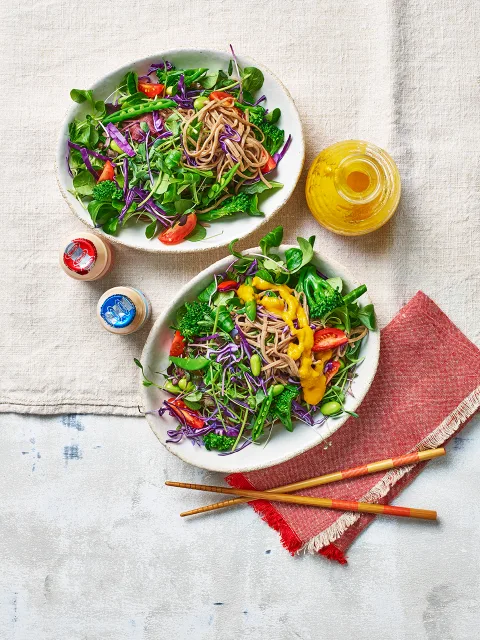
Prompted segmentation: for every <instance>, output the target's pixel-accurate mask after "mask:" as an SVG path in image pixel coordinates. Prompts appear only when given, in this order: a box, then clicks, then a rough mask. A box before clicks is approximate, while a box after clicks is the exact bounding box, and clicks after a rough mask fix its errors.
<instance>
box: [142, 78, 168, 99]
mask: <svg viewBox="0 0 480 640" xmlns="http://www.w3.org/2000/svg"><path fill="white" fill-rule="evenodd" d="M138 90H139V91H141V92H142V93H144V94H145V95H146V96H147V97H148V98H155V96H160V95H162V94H163V92H164V91H165V85H163V84H154V83H153V82H139V83H138Z"/></svg>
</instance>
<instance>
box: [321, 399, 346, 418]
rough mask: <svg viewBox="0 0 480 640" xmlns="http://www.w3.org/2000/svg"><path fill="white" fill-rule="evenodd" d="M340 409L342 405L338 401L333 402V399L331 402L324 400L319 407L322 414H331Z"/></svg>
mask: <svg viewBox="0 0 480 640" xmlns="http://www.w3.org/2000/svg"><path fill="white" fill-rule="evenodd" d="M341 410H342V405H341V404H340V403H339V402H334V401H333V400H332V401H331V402H325V404H322V406H321V407H320V411H321V412H322V413H323V415H324V416H333V415H335V414H336V413H339V412H340V411H341Z"/></svg>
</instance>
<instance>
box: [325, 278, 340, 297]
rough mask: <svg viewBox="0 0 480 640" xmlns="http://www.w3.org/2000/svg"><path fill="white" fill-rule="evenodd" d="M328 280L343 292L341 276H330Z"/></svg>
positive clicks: (332, 285)
mask: <svg viewBox="0 0 480 640" xmlns="http://www.w3.org/2000/svg"><path fill="white" fill-rule="evenodd" d="M327 282H328V284H329V285H330V286H331V287H333V288H334V289H336V290H337V291H339V292H340V293H342V289H343V281H342V279H341V278H339V277H338V276H337V277H335V278H328V280H327Z"/></svg>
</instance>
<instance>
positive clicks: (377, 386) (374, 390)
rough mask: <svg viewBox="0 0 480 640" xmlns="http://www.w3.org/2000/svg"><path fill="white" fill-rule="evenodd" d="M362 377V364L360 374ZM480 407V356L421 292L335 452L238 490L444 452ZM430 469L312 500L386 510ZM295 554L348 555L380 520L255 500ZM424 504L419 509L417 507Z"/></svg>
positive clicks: (322, 448) (393, 332) (235, 478)
mask: <svg viewBox="0 0 480 640" xmlns="http://www.w3.org/2000/svg"><path fill="white" fill-rule="evenodd" d="M358 373H359V375H361V366H360V367H359V369H358ZM479 406H480V351H479V349H478V348H477V347H476V346H475V345H474V344H473V343H471V342H470V341H469V340H468V339H467V338H466V337H465V336H464V335H463V334H462V333H461V332H460V330H459V329H457V327H456V326H455V325H454V324H453V323H452V322H451V321H450V320H449V319H448V318H447V316H446V315H445V314H444V313H443V312H442V311H441V310H440V309H439V308H438V307H437V305H436V304H435V303H434V302H433V301H432V300H431V299H430V298H428V297H427V296H426V295H425V294H424V293H422V292H419V293H417V294H416V296H415V297H414V298H412V300H411V301H410V302H409V303H408V304H407V305H406V306H405V307H403V308H402V309H401V310H400V312H399V313H398V314H397V315H396V316H395V318H394V319H393V320H392V321H391V322H390V324H389V325H388V326H387V327H386V328H385V329H384V330H383V331H382V335H381V351H380V364H379V367H378V371H377V374H376V377H375V379H374V381H373V384H372V386H371V388H370V390H369V392H368V394H367V396H366V398H365V400H364V401H363V403H362V404H361V406H360V407H359V409H358V413H359V416H360V417H359V418H358V419H354V418H350V419H349V420H348V421H347V422H346V423H345V424H344V425H343V426H342V427H341V428H340V429H339V430H338V431H337V432H336V433H335V434H333V436H331V437H330V438H329V439H328V445H329V446H326V445H325V443H322V444H320V445H318V446H317V447H315V448H314V449H311V450H310V451H308V452H306V453H304V454H302V455H300V456H298V457H296V458H294V459H292V460H289V461H288V462H285V463H283V464H281V465H277V466H275V467H271V468H269V469H263V470H260V471H254V472H251V473H247V474H245V475H242V474H233V475H230V476H229V477H227V482H228V483H229V484H230V485H231V486H234V487H237V488H240V487H242V488H246V487H248V488H254V489H259V490H263V489H268V488H271V487H276V486H281V485H285V484H289V483H291V482H296V481H298V480H302V479H305V478H312V477H314V476H318V475H322V474H325V473H331V472H334V471H339V470H342V469H347V468H350V467H354V466H357V465H360V464H365V463H368V462H374V461H375V460H381V459H384V458H390V457H392V456H397V455H401V454H404V453H407V452H410V451H415V450H423V449H428V448H435V447H439V446H442V445H443V444H444V443H446V442H448V440H449V439H450V438H452V437H453V436H454V435H455V434H456V433H457V432H458V431H459V430H460V429H461V428H462V427H463V426H464V425H465V424H466V422H467V421H468V420H469V419H470V418H471V417H472V416H473V414H474V413H475V412H476V411H477V409H478V408H479ZM425 464H427V463H420V464H417V465H410V466H407V467H401V468H397V469H391V470H390V471H388V472H386V473H385V472H381V473H377V474H372V475H368V476H363V477H360V478H351V479H347V480H344V481H342V482H337V483H334V484H329V485H325V486H322V487H315V488H312V489H309V490H306V491H304V492H301V493H302V494H303V495H309V496H316V497H331V498H337V499H350V500H358V501H362V502H378V503H381V504H386V503H387V502H390V501H391V500H392V499H393V498H395V497H396V496H397V495H398V494H399V493H400V491H401V490H402V489H403V488H404V487H405V486H406V485H407V484H408V483H409V482H411V481H412V480H413V479H414V478H415V477H416V476H417V475H418V474H419V473H420V472H421V471H422V469H423V468H424V467H425ZM250 504H251V505H252V506H253V508H254V509H255V510H256V511H257V512H258V513H259V514H260V515H261V516H262V517H263V519H264V520H265V521H266V522H267V523H268V524H269V525H270V526H271V527H273V528H274V529H275V530H277V531H278V532H279V533H280V535H281V539H282V543H283V544H284V546H285V547H286V548H287V549H288V550H289V551H290V552H291V553H292V554H294V553H298V552H300V551H302V550H303V551H307V552H310V553H321V554H322V555H324V556H326V557H327V558H330V559H334V560H337V561H339V562H341V563H345V562H346V558H345V552H346V550H347V548H348V547H349V546H350V544H351V543H352V542H353V541H354V539H355V538H356V537H357V535H358V534H359V533H360V532H361V531H363V529H365V527H367V526H368V525H369V524H370V523H371V522H372V521H373V518H374V516H370V515H365V514H358V513H350V512H346V513H340V512H337V511H329V510H326V509H317V508H313V507H307V506H300V505H289V504H281V503H269V502H267V501H264V500H259V501H256V502H253V503H250ZM413 506H415V505H413Z"/></svg>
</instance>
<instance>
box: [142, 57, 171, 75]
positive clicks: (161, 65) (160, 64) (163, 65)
mask: <svg viewBox="0 0 480 640" xmlns="http://www.w3.org/2000/svg"><path fill="white" fill-rule="evenodd" d="M157 69H161V70H162V71H163V70H164V69H165V70H167V71H171V70H172V69H174V66H173V64H172V63H171V62H169V61H168V60H162V62H154V63H153V64H151V65H150V67H149V69H148V71H147V75H148V76H149V75H150V74H151V73H153V72H154V71H157Z"/></svg>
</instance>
